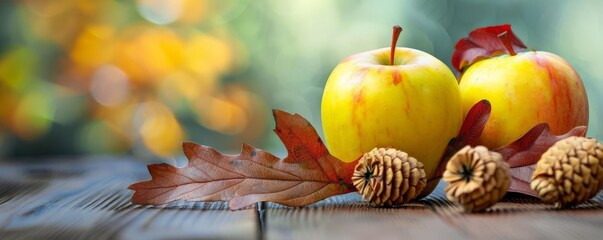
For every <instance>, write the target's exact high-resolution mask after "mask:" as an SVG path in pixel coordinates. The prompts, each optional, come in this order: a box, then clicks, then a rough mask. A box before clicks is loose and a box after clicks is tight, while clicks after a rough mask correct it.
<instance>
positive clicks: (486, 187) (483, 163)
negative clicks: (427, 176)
mask: <svg viewBox="0 0 603 240" xmlns="http://www.w3.org/2000/svg"><path fill="white" fill-rule="evenodd" d="M444 181H445V182H446V183H448V187H446V189H445V190H444V191H445V192H446V197H448V199H450V200H451V201H453V202H457V203H459V204H460V205H461V206H463V208H464V209H465V211H467V212H477V211H482V210H484V209H486V208H488V207H490V206H492V205H494V204H496V203H497V202H498V201H500V199H502V197H503V196H504V195H505V193H506V192H507V190H508V189H509V185H510V184H511V169H510V168H509V164H508V163H507V162H505V161H504V160H503V158H502V156H501V155H500V154H499V153H497V152H492V151H489V150H488V148H486V147H484V146H477V147H475V148H472V147H470V146H466V147H464V148H463V149H461V150H460V151H458V152H457V153H456V154H454V156H452V158H450V160H449V161H448V164H447V165H446V171H445V172H444Z"/></svg>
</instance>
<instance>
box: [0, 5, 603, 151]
mask: <svg viewBox="0 0 603 240" xmlns="http://www.w3.org/2000/svg"><path fill="white" fill-rule="evenodd" d="M601 10H603V2H601V1H596V0H591V1H546V0H540V1H519V0H511V1H478V0H461V1H420V0H416V1H410V0H408V1H354V0H337V1H325V0H292V1H279V0H254V1H252V0H238V1H224V0H170V1H160V0H139V1H125V0H122V1H118V0H95V1H90V0H53V1H47V0H25V1H1V2H0V156H2V159H6V158H20V157H24V156H27V157H33V156H40V155H44V156H48V155H79V154H133V155H135V156H138V157H141V158H163V159H172V158H174V156H177V155H179V154H180V142H181V141H183V140H190V141H196V142H199V143H201V144H205V145H211V146H213V147H215V148H217V149H219V150H222V151H226V152H236V151H238V150H239V149H240V145H241V143H243V142H246V143H249V144H251V145H254V146H257V147H261V148H265V149H268V150H272V151H281V152H282V151H284V149H283V147H282V145H281V143H280V142H279V140H278V138H277V137H276V136H275V135H274V134H272V132H271V129H272V128H273V122H272V115H271V112H270V109H272V108H279V109H283V110H286V111H288V112H297V113H300V114H301V115H302V116H304V117H306V118H307V119H308V120H310V122H312V123H313V124H314V126H315V127H316V128H317V130H318V132H319V133H322V128H321V124H320V101H321V96H322V88H323V86H324V83H325V81H326V79H327V77H328V76H329V73H330V72H331V70H332V69H333V68H334V66H335V65H336V64H337V63H338V62H339V61H340V60H342V59H344V58H345V57H347V56H349V55H351V54H354V53H358V52H362V51H367V50H372V49H377V48H382V47H387V46H389V44H390V41H391V40H390V39H391V26H392V25H394V24H399V25H401V26H402V27H403V28H404V32H403V33H402V36H401V38H400V41H399V43H398V46H406V47H412V48H417V49H420V50H423V51H426V52H428V53H431V54H433V55H434V56H436V57H437V58H439V59H441V60H442V61H443V62H445V63H447V64H448V65H449V66H450V57H451V54H452V51H453V47H454V44H455V43H456V41H457V40H458V39H459V38H461V37H463V36H465V35H466V34H467V33H468V32H469V31H471V30H472V29H474V28H476V27H482V26H486V25H498V24H503V23H511V24H512V26H513V30H514V32H515V33H516V34H517V35H518V36H519V37H520V38H521V39H522V40H523V42H524V43H526V45H528V47H529V48H534V49H538V50H544V51H549V52H553V53H556V54H558V55H560V56H562V57H563V58H565V59H566V60H567V61H569V62H570V63H571V64H572V65H573V66H574V67H575V68H576V70H577V71H578V73H579V74H580V75H581V77H582V79H583V81H584V84H585V85H586V88H587V92H588V96H589V103H590V124H589V133H588V135H590V136H593V137H597V138H599V139H603V124H602V121H601V119H603V105H602V104H601V101H600V100H599V99H600V97H601V93H602V92H603V82H602V80H603V79H602V78H601V77H600V76H603V67H601V66H603V44H601V42H603V15H602V14H600V12H601Z"/></svg>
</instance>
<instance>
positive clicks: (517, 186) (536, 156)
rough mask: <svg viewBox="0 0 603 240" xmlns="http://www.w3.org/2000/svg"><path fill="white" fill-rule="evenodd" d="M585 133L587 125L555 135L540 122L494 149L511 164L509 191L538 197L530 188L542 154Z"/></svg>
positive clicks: (546, 125) (547, 126)
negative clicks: (558, 142)
mask: <svg viewBox="0 0 603 240" xmlns="http://www.w3.org/2000/svg"><path fill="white" fill-rule="evenodd" d="M585 134H586V127H585V126H579V127H575V128H573V129H572V130H570V131H569V132H567V133H565V134H563V135H559V136H555V135H554V134H552V133H551V132H550V129H549V125H548V124H546V123H540V124H537V125H536V126H534V127H533V128H532V129H530V131H528V132H527V133H526V134H524V135H523V136H522V137H521V138H519V139H517V140H515V141H514V142H512V143H511V144H508V145H506V146H504V147H501V148H499V149H496V150H493V151H495V152H498V153H500V154H501V155H502V156H503V159H505V161H507V163H509V165H510V166H511V186H509V192H517V193H523V194H527V195H531V196H535V197H538V195H537V194H536V192H534V191H533V190H532V189H531V188H530V181H531V178H532V173H533V172H534V169H535V168H536V163H537V162H538V160H540V156H542V154H543V153H544V152H546V151H547V150H548V149H549V148H550V147H551V146H553V144H555V143H556V142H557V141H559V140H561V139H564V138H568V137H571V136H579V137H583V136H584V135H585Z"/></svg>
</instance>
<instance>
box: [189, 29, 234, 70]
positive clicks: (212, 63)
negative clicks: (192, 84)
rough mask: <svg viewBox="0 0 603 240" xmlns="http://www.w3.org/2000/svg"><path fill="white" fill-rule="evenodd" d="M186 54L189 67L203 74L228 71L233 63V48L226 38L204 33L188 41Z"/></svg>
mask: <svg viewBox="0 0 603 240" xmlns="http://www.w3.org/2000/svg"><path fill="white" fill-rule="evenodd" d="M185 54H186V55H185V58H186V66H187V67H188V69H189V70H191V71H193V72H198V73H201V74H203V73H206V72H208V71H215V72H216V73H218V74H219V73H223V72H226V71H228V70H229V69H231V67H232V63H233V61H232V60H233V53H232V49H231V47H230V46H229V44H228V43H227V42H226V41H225V40H223V39H220V38H217V37H214V36H211V35H207V34H202V33H199V34H196V35H195V36H194V37H192V38H191V39H190V40H189V41H188V43H187V44H186V48H185Z"/></svg>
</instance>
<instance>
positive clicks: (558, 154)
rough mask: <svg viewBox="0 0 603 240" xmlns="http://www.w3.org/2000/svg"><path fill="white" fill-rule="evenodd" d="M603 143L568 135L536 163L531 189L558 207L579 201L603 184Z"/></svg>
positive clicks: (595, 191) (590, 196)
mask: <svg viewBox="0 0 603 240" xmlns="http://www.w3.org/2000/svg"><path fill="white" fill-rule="evenodd" d="M601 171H603V144H601V143H599V142H598V141H597V140H596V139H592V138H584V137H569V138H566V139H563V140H561V141H558V142H557V143H555V144H554V145H553V146H552V147H551V148H549V150H547V151H546V152H545V153H544V154H542V157H541V158H540V160H539V161H538V163H537V164H536V170H534V174H533V175H532V183H531V184H530V185H531V187H532V189H533V190H534V191H536V192H537V193H538V195H539V196H540V198H541V199H542V200H543V201H544V202H547V203H553V204H555V207H557V208H561V207H570V206H574V205H577V204H580V203H582V202H584V201H586V200H588V199H590V198H592V197H594V196H595V195H597V193H598V192H599V190H601V188H602V187H603V173H602V172H601Z"/></svg>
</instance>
